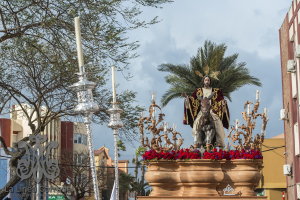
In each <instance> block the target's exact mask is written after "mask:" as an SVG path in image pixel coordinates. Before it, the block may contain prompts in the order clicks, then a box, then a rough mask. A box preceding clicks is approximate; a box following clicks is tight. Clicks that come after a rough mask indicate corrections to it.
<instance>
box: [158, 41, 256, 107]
mask: <svg viewBox="0 0 300 200" xmlns="http://www.w3.org/2000/svg"><path fill="white" fill-rule="evenodd" d="M226 49H227V46H226V45H225V44H220V45H216V44H215V43H213V42H211V41H208V40H206V41H205V43H204V47H203V48H202V47H201V48H199V49H198V52H197V54H196V56H193V57H192V58H191V59H190V65H187V64H181V65H173V64H170V63H167V64H161V65H159V66H158V70H159V71H162V72H169V73H170V74H169V75H167V76H165V81H166V82H167V83H168V84H170V88H169V89H168V90H167V91H166V92H165V93H164V95H163V96H162V99H161V102H162V106H166V105H167V104H168V103H169V102H170V101H171V100H172V99H174V98H179V97H181V92H183V91H184V92H186V94H187V95H189V96H190V95H191V94H193V92H194V91H195V90H196V89H198V88H201V87H202V85H201V81H202V77H200V76H198V75H197V74H196V73H195V71H199V72H200V73H201V74H203V75H205V67H206V66H209V68H210V70H212V71H220V74H219V75H218V76H217V78H218V79H219V80H216V79H212V83H211V86H212V87H213V88H220V89H221V90H222V93H223V95H224V97H225V98H227V99H229V100H230V101H231V97H230V93H231V92H234V91H236V90H238V89H239V88H240V87H242V86H244V85H251V84H252V85H256V86H261V83H260V81H259V79H258V78H255V77H253V76H251V75H250V74H249V69H248V68H246V67H245V65H246V63H244V62H242V63H237V58H238V54H233V55H231V56H226V57H225V51H226Z"/></svg>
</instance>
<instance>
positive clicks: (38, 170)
mask: <svg viewBox="0 0 300 200" xmlns="http://www.w3.org/2000/svg"><path fill="white" fill-rule="evenodd" d="M37 155H38V159H37V162H38V163H37V165H38V168H37V175H36V177H37V180H39V177H40V164H39V162H40V160H39V159H40V148H38V149H37ZM40 197H41V195H40V183H36V200H40V199H41V198H40Z"/></svg>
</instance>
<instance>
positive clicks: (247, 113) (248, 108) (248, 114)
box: [247, 104, 250, 115]
mask: <svg viewBox="0 0 300 200" xmlns="http://www.w3.org/2000/svg"><path fill="white" fill-rule="evenodd" d="M247 114H248V115H250V104H248V112H247Z"/></svg>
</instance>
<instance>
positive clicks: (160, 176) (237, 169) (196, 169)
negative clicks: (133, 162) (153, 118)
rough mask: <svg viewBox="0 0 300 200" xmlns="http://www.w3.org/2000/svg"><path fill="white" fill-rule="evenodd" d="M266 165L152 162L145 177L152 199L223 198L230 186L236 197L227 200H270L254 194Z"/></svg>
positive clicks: (228, 162) (206, 161)
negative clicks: (225, 190) (233, 199)
mask: <svg viewBox="0 0 300 200" xmlns="http://www.w3.org/2000/svg"><path fill="white" fill-rule="evenodd" d="M262 163H263V161H262V160H253V161H252V160H244V159H239V160H232V161H225V160H224V161H223V160H222V161H211V160H203V159H201V160H200V159H199V160H189V161H187V162H185V161H174V162H173V161H158V162H151V163H150V165H148V170H147V172H146V174H145V179H146V181H147V182H148V183H149V185H150V186H151V187H152V189H153V191H152V192H151V193H150V195H149V199H150V197H151V199H153V200H158V199H167V197H168V198H169V197H170V196H172V198H174V199H211V200H213V199H220V198H221V197H222V198H223V195H222V193H223V189H224V188H225V187H226V186H227V185H228V184H229V185H230V186H231V187H232V188H233V189H234V190H235V191H234V194H235V196H228V197H227V196H225V197H224V198H225V199H226V198H227V199H230V198H236V199H266V197H257V196H256V193H255V192H254V188H255V187H256V186H257V185H258V183H259V180H260V176H261V175H260V169H261V168H262ZM164 197H166V198H164ZM203 197H204V198H203ZM208 197H209V198H208ZM244 197H245V198H244ZM250 197H251V198H250ZM140 198H145V197H140ZM222 198H221V199H222ZM169 199H170V198H169Z"/></svg>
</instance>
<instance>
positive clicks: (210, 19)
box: [93, 0, 292, 173]
mask: <svg viewBox="0 0 300 200" xmlns="http://www.w3.org/2000/svg"><path fill="white" fill-rule="evenodd" d="M291 3H292V1H286V0H276V1H274V0H273V1H271V0H264V1H259V0H243V1H239V0H227V1H222V0H210V1H204V0H189V1H178V0H177V1H175V2H173V3H171V4H167V5H165V6H164V7H163V9H150V8H147V9H144V12H143V14H142V16H141V17H142V18H144V19H146V20H147V19H151V17H154V16H155V15H158V16H159V18H160V19H162V21H161V22H160V23H158V24H156V25H153V26H150V27H149V28H146V29H140V30H136V31H132V32H130V33H128V37H129V40H132V41H135V40H138V41H140V45H141V46H140V48H138V49H137V53H138V54H139V55H140V56H139V57H138V58H136V59H134V60H132V61H131V64H130V65H129V70H128V71H127V72H129V73H130V74H131V75H132V76H133V78H132V79H131V81H126V80H125V78H124V77H123V76H122V74H121V73H120V72H116V83H117V84H119V87H117V93H118V92H121V91H123V90H126V89H130V90H133V91H136V92H137V100H138V102H137V103H138V104H139V105H141V106H144V107H145V108H147V109H148V107H149V106H150V103H151V102H150V91H157V104H158V105H159V104H160V99H161V97H162V95H163V93H164V92H165V91H166V90H167V89H168V88H169V85H168V84H167V83H165V81H164V77H165V76H166V75H167V73H162V72H159V71H158V70H157V66H158V65H160V64H162V63H172V64H189V60H190V57H192V56H194V55H195V54H196V52H197V49H198V48H199V47H202V46H203V44H204V41H205V40H207V39H209V40H211V41H213V42H215V43H216V44H221V43H225V44H226V45H227V47H228V48H227V52H226V55H232V54H234V53H239V58H238V62H246V63H247V65H246V67H247V68H249V70H250V74H251V75H253V76H255V77H257V78H259V79H260V80H261V82H262V85H263V86H262V87H261V88H258V87H256V86H251V85H250V86H249V85H247V86H244V87H242V88H240V89H239V90H238V91H235V92H234V93H232V94H231V96H232V102H229V101H228V104H229V111H230V116H231V117H230V123H231V124H233V120H235V119H242V115H241V112H242V111H243V106H244V104H245V102H246V101H248V100H249V101H254V100H255V94H254V91H255V90H257V89H258V90H261V102H260V108H259V112H261V113H262V112H263V108H264V107H266V108H268V109H270V111H269V121H268V124H267V128H266V132H267V135H266V137H267V138H270V137H274V136H276V135H279V134H282V133H283V122H282V121H280V120H279V112H280V109H282V108H283V105H282V85H281V84H282V82H281V61H280V46H279V32H278V30H279V28H280V27H281V24H282V22H283V20H284V18H285V16H286V14H287V12H288V10H289V7H290V6H291ZM127 72H126V73H127ZM108 87H111V86H110V85H109V86H108ZM163 113H164V114H165V115H166V116H165V121H168V122H170V124H173V123H175V124H177V129H178V132H180V133H181V134H182V135H183V137H184V139H185V141H184V144H183V147H188V146H190V145H191V144H192V141H193V138H192V137H191V131H192V129H191V128H190V126H186V125H183V124H182V118H183V99H175V100H172V101H171V102H170V103H169V104H168V105H167V106H166V107H164V108H163ZM242 123H245V122H244V121H243V120H242ZM261 124H262V121H261V120H260V119H259V120H257V128H256V129H255V130H254V133H258V132H259V131H260V128H259V125H261ZM93 134H94V147H95V149H98V148H100V147H101V146H103V145H105V146H107V147H108V148H109V149H110V152H109V154H110V156H111V157H113V134H112V131H111V130H110V129H108V128H106V127H105V126H99V125H93ZM225 134H227V130H225ZM137 146H139V143H138V142H136V143H135V147H137ZM121 155H122V157H121V158H120V159H129V160H130V161H131V159H132V158H133V155H134V148H132V147H130V146H129V145H127V151H126V152H121ZM132 166H133V165H132ZM130 172H131V173H133V170H130Z"/></svg>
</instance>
